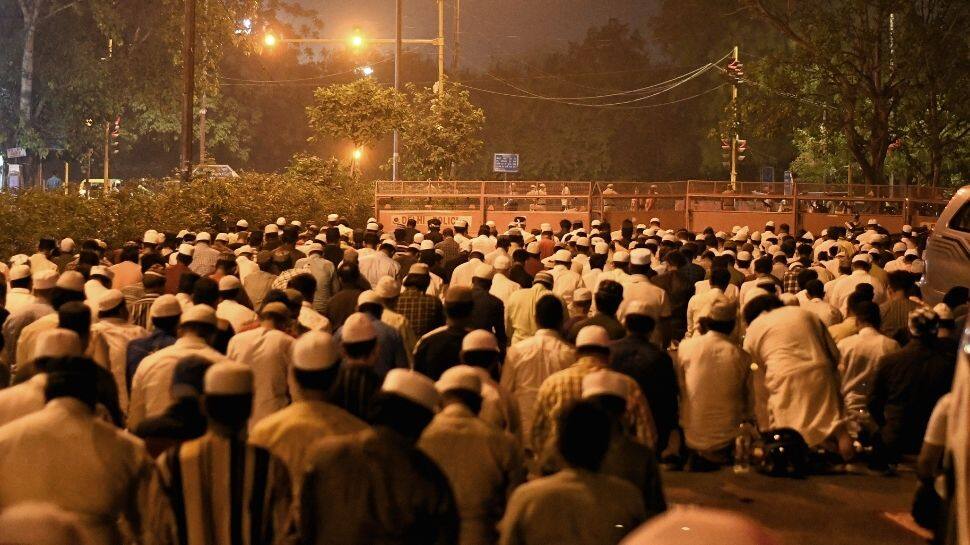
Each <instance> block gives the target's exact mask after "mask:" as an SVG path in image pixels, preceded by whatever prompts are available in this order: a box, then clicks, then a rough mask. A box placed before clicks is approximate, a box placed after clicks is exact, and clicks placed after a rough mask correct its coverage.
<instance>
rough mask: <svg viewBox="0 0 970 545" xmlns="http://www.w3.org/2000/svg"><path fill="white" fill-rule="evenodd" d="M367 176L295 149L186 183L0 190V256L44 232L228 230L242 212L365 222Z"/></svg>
mask: <svg viewBox="0 0 970 545" xmlns="http://www.w3.org/2000/svg"><path fill="white" fill-rule="evenodd" d="M373 206H374V188H373V185H372V184H371V182H365V181H362V180H358V179H354V178H351V177H350V176H349V174H348V173H347V169H346V168H345V167H344V166H343V165H341V164H340V163H339V162H338V161H336V160H335V159H331V160H326V161H325V160H321V159H319V158H317V157H313V156H298V157H296V158H294V160H293V164H292V165H291V166H290V168H288V169H287V171H286V172H285V173H283V174H250V173H246V174H243V175H241V176H240V177H239V178H198V179H195V180H192V181H191V182H189V183H188V184H180V183H178V182H173V181H162V180H149V181H141V182H131V183H129V184H128V185H127V186H126V187H125V188H124V189H123V190H122V191H121V192H119V193H114V194H111V195H100V194H99V195H97V196H95V197H93V198H90V199H87V198H82V197H80V196H78V195H77V193H76V192H72V193H71V194H64V193H62V192H45V191H40V190H28V191H22V192H15V193H9V192H7V193H0V256H3V257H5V258H8V257H9V256H11V255H13V254H17V253H28V254H29V253H31V252H32V251H33V248H34V247H35V246H36V244H37V240H38V239H39V238H41V237H42V236H52V237H54V238H57V239H60V238H63V237H71V238H73V239H74V240H75V241H78V242H80V241H81V240H83V239H86V238H100V239H102V240H104V241H106V242H108V243H109V244H111V245H113V246H114V245H118V244H122V243H124V242H125V241H127V240H141V236H142V234H143V233H144V232H145V231H146V230H148V229H156V230H160V231H170V232H177V231H179V230H181V229H187V228H190V229H193V230H210V231H211V232H212V233H213V234H214V233H217V232H220V231H226V230H227V229H229V228H231V227H232V226H233V225H235V223H236V221H237V220H239V219H240V218H244V219H246V220H247V221H249V224H250V225H251V226H252V227H253V228H256V227H257V226H260V225H265V224H267V223H271V222H274V221H276V218H277V217H279V216H285V217H286V218H287V221H289V220H293V219H298V220H300V221H303V222H304V223H306V222H307V221H316V222H317V224H318V225H320V224H321V222H324V221H325V220H326V216H327V214H330V213H337V214H342V215H344V216H346V217H347V218H348V219H349V220H350V221H351V222H352V223H353V224H355V225H360V224H362V223H363V222H364V221H365V220H366V219H367V217H368V216H369V215H370V214H372V213H373Z"/></svg>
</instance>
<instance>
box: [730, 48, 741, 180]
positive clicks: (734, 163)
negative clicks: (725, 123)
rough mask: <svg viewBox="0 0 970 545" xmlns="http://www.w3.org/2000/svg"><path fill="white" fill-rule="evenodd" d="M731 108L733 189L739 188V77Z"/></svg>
mask: <svg viewBox="0 0 970 545" xmlns="http://www.w3.org/2000/svg"><path fill="white" fill-rule="evenodd" d="M738 62H739V59H738V46H734V64H735V65H736V64H737V63H738ZM731 109H732V112H733V114H734V121H733V123H732V127H731V128H732V129H733V130H732V131H731V190H732V191H736V190H737V183H738V78H734V84H733V85H731Z"/></svg>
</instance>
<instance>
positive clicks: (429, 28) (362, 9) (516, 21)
mask: <svg viewBox="0 0 970 545" xmlns="http://www.w3.org/2000/svg"><path fill="white" fill-rule="evenodd" d="M300 1H301V2H302V3H303V4H304V5H305V6H306V7H310V8H314V9H316V10H317V11H318V12H319V13H320V15H321V19H322V20H323V22H324V29H323V32H322V35H323V36H326V37H341V36H345V35H346V34H347V33H348V32H349V31H350V29H351V28H353V27H354V26H355V25H358V26H360V27H361V29H362V30H363V31H364V32H365V33H367V34H368V35H372V36H377V37H387V38H393V37H394V0H300ZM657 3H658V0H532V1H523V0H462V2H461V20H462V24H461V27H462V36H461V52H462V61H463V62H462V64H463V65H464V66H466V67H468V68H474V67H475V66H482V65H485V64H487V63H488V61H489V59H491V58H493V57H509V56H514V55H525V56H528V57H531V56H533V55H534V54H535V53H537V52H544V51H550V50H561V49H563V48H565V46H566V45H567V44H568V43H569V42H570V41H574V42H575V41H579V40H581V39H582V38H583V36H584V34H585V32H586V29H588V28H589V27H590V26H593V25H601V24H604V23H605V22H606V21H607V20H608V19H609V18H611V17H615V18H617V19H619V20H620V21H623V22H626V23H629V24H630V25H631V27H633V28H639V29H641V30H642V31H644V33H645V34H646V28H647V23H648V20H649V17H650V16H651V15H652V13H653V11H654V10H655V7H656V5H657ZM454 4H455V0H446V1H445V29H446V30H445V31H446V36H447V42H446V44H447V45H446V47H447V51H448V52H447V55H448V61H449V62H450V61H451V47H452V45H453V42H452V41H451V31H452V28H453V24H454V23H453V8H454ZM436 6H437V3H436V2H435V0H404V37H405V38H433V37H434V35H435V33H436V32H437V30H436V29H437V7H436ZM413 47H421V46H413ZM430 53H431V51H430V50H429V54H430Z"/></svg>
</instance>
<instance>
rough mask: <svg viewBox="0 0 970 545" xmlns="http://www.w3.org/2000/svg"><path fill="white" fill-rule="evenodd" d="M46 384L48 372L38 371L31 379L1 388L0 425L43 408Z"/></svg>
mask: <svg viewBox="0 0 970 545" xmlns="http://www.w3.org/2000/svg"><path fill="white" fill-rule="evenodd" d="M46 386H47V373H38V374H36V375H34V376H32V377H30V380H27V381H25V382H21V383H20V384H17V385H16V386H11V387H9V388H4V389H3V390H0V426H3V425H4V424H7V423H9V422H13V421H14V420H16V419H18V418H20V417H21V416H26V415H28V414H30V413H35V412H37V411H39V410H41V409H43V408H44V403H46V399H45V398H44V388H45V387H46Z"/></svg>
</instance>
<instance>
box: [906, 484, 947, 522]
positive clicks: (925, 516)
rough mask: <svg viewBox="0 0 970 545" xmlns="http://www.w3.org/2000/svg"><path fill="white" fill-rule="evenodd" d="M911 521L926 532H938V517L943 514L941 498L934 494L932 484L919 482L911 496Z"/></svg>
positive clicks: (934, 489) (934, 490)
mask: <svg viewBox="0 0 970 545" xmlns="http://www.w3.org/2000/svg"><path fill="white" fill-rule="evenodd" d="M911 513H912V515H913V520H915V521H916V524H919V525H920V526H922V527H923V528H926V529H927V530H933V531H934V532H935V531H937V530H939V527H940V517H941V515H942V513H943V498H941V497H940V495H939V494H937V493H936V488H934V487H933V483H923V482H920V483H919V485H917V487H916V494H915V495H914V496H913V508H912V510H911Z"/></svg>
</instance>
